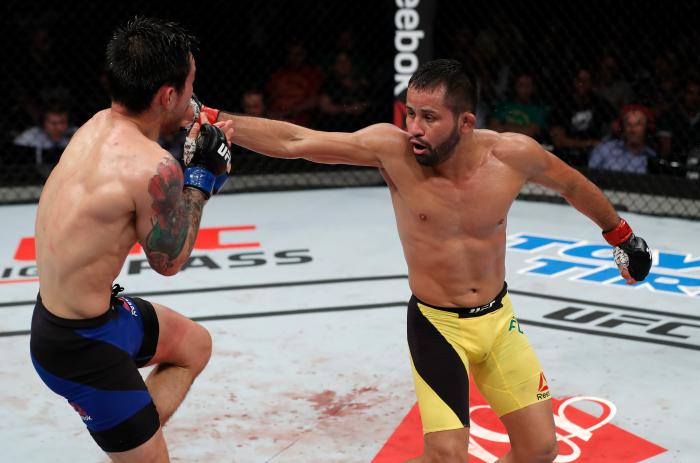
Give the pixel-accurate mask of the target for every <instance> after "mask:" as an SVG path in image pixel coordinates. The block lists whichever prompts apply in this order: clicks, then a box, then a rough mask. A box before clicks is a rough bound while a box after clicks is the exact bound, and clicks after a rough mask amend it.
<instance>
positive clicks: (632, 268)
mask: <svg viewBox="0 0 700 463" xmlns="http://www.w3.org/2000/svg"><path fill="white" fill-rule="evenodd" d="M603 237H604V238H605V240H606V241H607V242H608V243H609V244H610V245H611V246H613V256H614V257H615V263H616V264H617V266H618V267H619V268H621V269H622V268H626V269H627V271H628V272H629V273H630V276H631V277H632V278H634V279H635V280H637V281H642V280H644V279H645V278H646V277H647V275H649V270H650V269H651V251H650V250H649V246H648V245H647V242H646V241H644V239H643V238H640V237H639V236H636V235H635V234H634V233H632V228H630V226H629V224H628V223H627V222H626V221H625V219H620V223H619V224H617V227H615V228H613V229H612V230H608V231H605V232H603Z"/></svg>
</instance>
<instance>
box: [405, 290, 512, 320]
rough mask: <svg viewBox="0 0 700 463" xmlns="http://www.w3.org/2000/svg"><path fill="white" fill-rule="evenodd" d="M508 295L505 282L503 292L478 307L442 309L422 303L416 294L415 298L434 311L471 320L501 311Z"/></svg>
mask: <svg viewBox="0 0 700 463" xmlns="http://www.w3.org/2000/svg"><path fill="white" fill-rule="evenodd" d="M507 293H508V284H507V283H506V282H505V281H504V282H503V288H502V289H501V291H500V292H499V293H498V294H497V295H496V297H495V298H493V300H492V301H491V302H489V303H488V304H484V305H479V306H476V307H440V306H436V305H431V304H428V303H426V302H423V301H421V300H420V299H418V298H417V297H416V295H415V294H414V295H413V297H414V298H415V299H416V301H418V302H419V303H421V304H423V305H424V306H427V307H430V308H432V309H437V310H444V311H445V312H452V313H456V314H457V315H459V318H470V317H480V316H481V315H486V314H489V313H491V312H495V311H496V310H498V309H500V308H501V307H503V298H504V297H506V294H507Z"/></svg>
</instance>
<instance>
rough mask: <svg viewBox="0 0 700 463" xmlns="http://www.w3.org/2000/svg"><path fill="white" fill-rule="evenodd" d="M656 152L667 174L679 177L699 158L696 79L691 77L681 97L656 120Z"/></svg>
mask: <svg viewBox="0 0 700 463" xmlns="http://www.w3.org/2000/svg"><path fill="white" fill-rule="evenodd" d="M658 137H659V152H660V154H661V159H662V160H663V162H664V163H665V164H666V165H667V166H670V167H671V171H675V172H678V173H679V174H683V173H684V170H685V168H686V164H687V163H688V162H689V161H690V163H691V164H693V165H694V164H696V163H697V158H698V157H699V156H700V153H698V151H700V78H699V77H698V76H691V77H690V78H689V79H688V80H687V82H686V85H685V92H684V94H683V97H682V99H681V101H680V103H678V104H677V105H675V106H674V107H673V109H671V110H670V111H669V112H667V113H666V114H664V115H663V116H662V117H661V118H660V119H659V131H658Z"/></svg>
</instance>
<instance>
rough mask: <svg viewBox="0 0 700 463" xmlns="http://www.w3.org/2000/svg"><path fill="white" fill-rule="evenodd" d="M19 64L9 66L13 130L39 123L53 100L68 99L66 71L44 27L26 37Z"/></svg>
mask: <svg viewBox="0 0 700 463" xmlns="http://www.w3.org/2000/svg"><path fill="white" fill-rule="evenodd" d="M25 39H26V40H27V43H26V49H25V50H24V54H23V58H22V65H21V66H10V68H9V69H10V71H11V72H9V73H8V79H9V82H8V83H9V86H10V89H11V90H10V98H11V101H10V113H12V117H11V120H10V123H11V124H15V126H14V127H13V128H14V129H19V130H21V128H23V127H27V126H41V125H42V124H43V123H44V122H43V120H44V115H43V113H42V110H43V108H44V107H45V106H47V105H49V104H52V102H54V101H71V95H70V91H69V90H68V87H67V85H66V82H65V80H66V79H68V73H66V72H64V69H63V67H62V64H63V61H62V58H63V57H62V56H60V55H59V52H60V50H58V49H57V48H56V47H55V46H54V43H53V39H52V36H51V33H50V31H49V29H48V28H47V27H44V26H41V25H38V26H36V27H35V28H33V29H32V30H31V31H29V33H28V34H27V36H26V37H25ZM15 133H16V132H15Z"/></svg>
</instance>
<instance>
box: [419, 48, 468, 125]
mask: <svg viewBox="0 0 700 463" xmlns="http://www.w3.org/2000/svg"><path fill="white" fill-rule="evenodd" d="M441 85H444V86H445V104H446V105H447V106H449V107H450V109H451V110H452V111H453V112H454V113H455V114H459V113H462V112H476V107H477V105H478V104H479V91H478V86H477V82H476V78H475V77H474V75H473V73H471V72H470V71H469V70H468V69H467V68H466V67H465V66H464V65H463V64H462V63H461V62H459V61H457V60H454V59H436V60H433V61H428V62H426V63H423V64H422V65H421V66H420V67H419V68H418V70H417V71H416V72H415V73H414V74H413V75H412V76H411V79H410V80H409V81H408V87H409V88H414V89H416V90H432V89H435V88H438V87H440V86H441Z"/></svg>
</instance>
